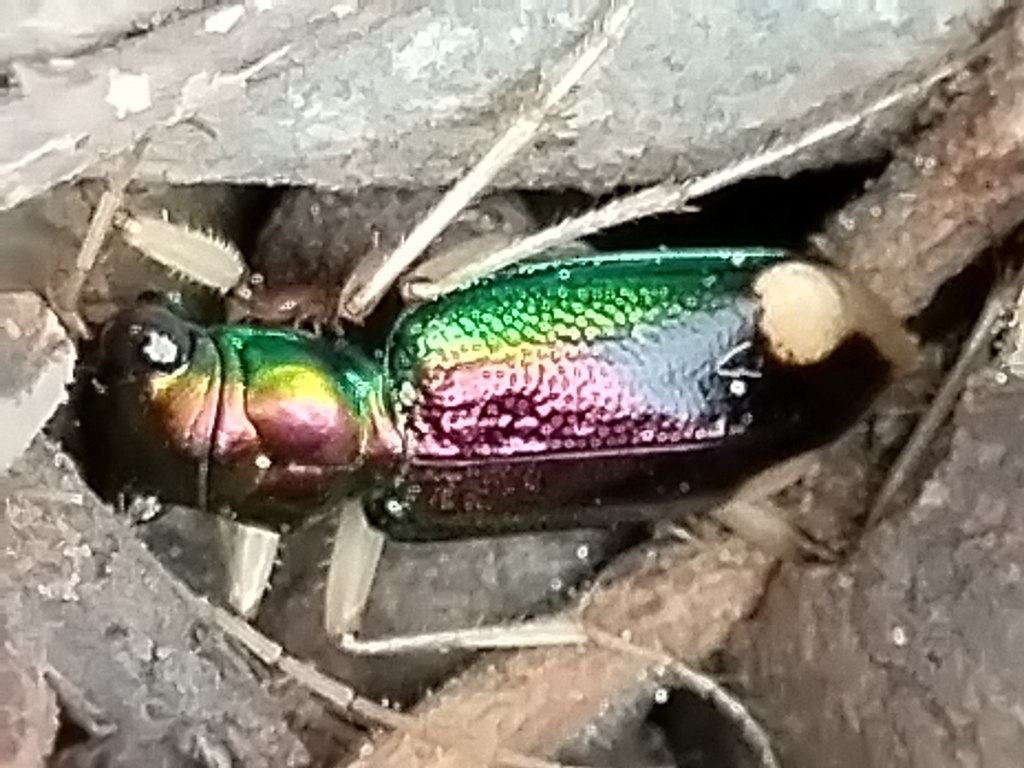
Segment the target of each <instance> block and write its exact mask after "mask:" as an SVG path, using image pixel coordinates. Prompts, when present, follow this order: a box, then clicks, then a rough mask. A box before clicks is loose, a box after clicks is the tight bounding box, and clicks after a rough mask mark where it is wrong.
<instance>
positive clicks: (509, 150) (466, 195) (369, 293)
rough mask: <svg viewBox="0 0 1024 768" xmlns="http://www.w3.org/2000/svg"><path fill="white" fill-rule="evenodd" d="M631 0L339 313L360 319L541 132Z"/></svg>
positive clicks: (352, 291) (621, 25)
mask: <svg viewBox="0 0 1024 768" xmlns="http://www.w3.org/2000/svg"><path fill="white" fill-rule="evenodd" d="M634 4H635V0H625V1H624V2H622V3H621V4H619V3H615V2H613V3H612V4H611V6H610V7H609V8H608V10H607V11H606V12H605V13H604V14H602V16H601V18H600V20H599V23H598V25H597V28H596V33H594V34H592V35H588V36H587V38H586V39H585V42H584V47H583V50H582V52H577V53H574V54H573V56H572V57H571V58H570V61H572V65H571V66H570V67H569V70H568V71H567V72H566V73H565V75H563V76H562V77H561V78H560V79H559V80H558V81H557V82H556V83H554V85H552V86H551V87H550V88H549V89H548V90H547V92H546V93H544V95H543V96H542V97H541V99H540V100H539V101H538V103H537V104H536V105H535V106H534V107H533V108H531V109H527V110H526V111H525V112H524V113H523V114H521V115H520V116H519V119H517V120H516V121H515V122H514V123H513V124H512V125H511V127H509V129H508V130H507V131H506V132H505V134H504V135H503V136H502V137H501V138H500V139H499V140H498V142H497V143H496V144H495V145H494V146H493V147H491V149H490V151H489V152H488V153H487V154H486V155H484V157H483V158H482V159H481V160H480V161H479V162H478V163H477V164H476V165H475V166H473V168H472V169H471V170H470V171H469V173H467V174H466V175H465V176H464V177H462V178H461V179H460V180H459V181H458V183H456V184H455V186H454V187H452V188H451V189H450V190H449V191H448V192H447V193H446V194H445V195H444V197H442V198H441V200H440V201H439V202H438V204H437V205H436V206H435V207H434V208H433V209H432V210H431V211H430V213H428V214H427V216H426V218H425V219H423V221H421V222H420V224H419V225H418V226H417V227H416V228H415V229H414V230H413V231H412V233H411V234H410V235H409V237H408V238H407V239H406V240H405V241H404V242H402V243H401V244H400V245H399V246H398V247H397V248H396V249H395V250H394V251H393V252H392V253H391V254H390V255H389V256H387V257H386V258H385V259H384V261H383V262H382V264H381V265H380V268H379V269H377V270H376V271H375V273H374V274H373V275H372V276H371V277H370V279H369V280H368V281H367V283H366V284H365V285H364V286H363V287H362V288H358V287H356V286H346V290H344V291H342V294H341V298H340V301H339V304H338V313H339V315H341V316H343V317H345V318H347V319H349V320H352V321H354V322H359V321H360V320H362V319H364V318H365V317H366V316H367V315H368V314H369V313H370V312H371V311H373V308H374V307H375V306H376V305H377V302H379V301H380V299H381V297H383V296H384V294H385V293H387V291H388V290H389V289H390V288H391V286H392V285H394V283H395V281H396V280H397V279H398V278H399V276H401V275H402V273H403V272H405V271H406V270H407V269H408V268H409V267H410V266H412V264H413V262H414V261H416V259H417V258H419V256H420V254H422V253H423V251H425V250H426V249H427V248H428V247H429V246H430V244H431V243H432V242H434V240H435V238H437V236H438V235H440V234H441V233H442V232H443V231H444V230H445V229H446V228H447V227H448V225H449V224H450V223H451V222H452V221H453V220H454V219H455V217H456V216H458V215H459V213H460V212H461V211H462V210H463V209H464V208H465V207H466V206H467V205H469V204H470V202H472V201H473V199H474V198H475V197H476V196H477V195H479V194H480V193H481V192H482V191H483V190H484V188H485V187H486V186H487V185H488V184H490V183H491V181H493V180H494V178H495V177H496V176H497V175H498V173H500V172H501V171H502V169H504V168H505V167H506V166H507V165H508V163H509V162H510V161H511V160H512V158H514V157H515V156H516V155H517V154H518V153H519V152H520V151H521V150H522V149H523V148H524V147H525V146H527V145H528V144H529V143H530V142H531V141H532V140H533V139H534V138H535V137H536V135H537V133H538V132H539V131H540V129H541V126H542V125H543V124H544V121H545V120H546V119H547V117H548V115H549V114H550V113H551V111H552V110H553V109H554V108H555V107H556V106H557V105H558V103H559V102H561V101H562V100H563V99H564V98H565V97H566V96H567V95H568V94H569V92H570V91H571V90H572V89H573V88H574V87H575V86H576V85H577V83H579V81H580V79H581V78H582V77H583V75H584V74H586V72H587V71H589V70H590V69H591V68H592V67H593V66H594V65H595V64H596V63H597V62H598V61H599V60H600V59H601V57H602V56H603V55H604V54H605V52H607V51H608V50H609V49H611V48H612V47H613V45H614V44H615V43H616V42H617V41H618V40H619V39H620V38H621V36H622V33H623V32H624V31H625V28H626V24H627V22H628V21H629V20H630V18H631V17H632V12H633V6H634Z"/></svg>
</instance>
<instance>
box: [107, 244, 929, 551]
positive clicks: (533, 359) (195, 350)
mask: <svg viewBox="0 0 1024 768" xmlns="http://www.w3.org/2000/svg"><path fill="white" fill-rule="evenodd" d="M914 354H915V347H914V344H913V342H912V340H911V339H910V337H909V336H908V335H907V334H906V333H905V332H904V331H903V330H902V328H901V327H900V325H899V323H898V322H897V321H896V320H895V319H894V318H893V317H892V316H891V315H890V314H889V312H888V311H887V309H886V308H885V307H884V306H883V305H882V304H881V302H880V301H879V300H878V299H876V298H875V297H874V296H872V295H870V294H869V293H868V292H867V291H866V290H864V289H862V288H860V287H859V286H858V285H857V284H856V283H855V282H854V281H853V280H851V279H850V278H849V277H848V276H846V275H845V274H844V273H842V272H841V271H839V270H837V269H835V268H832V267H829V266H825V265H821V264H814V263H810V262H806V261H801V260H796V259H792V258H790V255H789V254H787V253H786V252H784V251H780V250H774V249H722V250H714V249H712V250H664V251H644V252H622V253H605V254H598V255H589V256H585V257H576V258H571V259H566V258H552V259H549V260H547V261H540V262H536V263H528V264H521V265H518V266H515V267H512V268H508V269H506V270H503V271H501V272H499V273H496V274H494V275H491V276H489V277H486V278H483V279H479V280H477V281H475V282H473V283H472V284H469V285H467V286H464V287H462V288H460V289H458V290H456V291H454V292H452V293H449V294H447V295H445V296H442V297H441V298H438V299H436V300H432V301H428V302H426V303H424V304H421V305H418V306H414V307H412V308H410V309H408V310H406V312H405V313H404V314H403V315H402V316H401V317H400V318H399V320H398V322H397V323H396V324H395V326H394V328H393V329H392V331H391V332H390V334H389V335H388V338H387V341H386V344H385V345H384V348H383V349H382V350H380V351H379V352H378V353H377V355H368V354H366V353H365V352H364V351H363V350H361V349H359V348H357V347H356V346H355V345H353V344H352V343H350V342H347V341H344V340H339V339H330V338H325V337H318V336H313V335H311V334H306V333H303V332H301V331H294V330H278V329H269V328H262V327H254V326H246V325H223V326H216V327H202V326H199V325H196V324H193V323H191V322H189V321H188V320H186V319H185V318H183V317H181V316H179V315H178V314H177V313H175V311H174V310H173V309H171V308H169V307H168V306H166V305H162V304H159V303H145V304H141V305H139V306H137V307H134V308H130V309H127V310H125V311H123V312H122V313H121V314H119V315H118V316H116V317H115V318H114V319H113V320H112V321H110V322H109V323H108V324H107V326H106V327H105V329H104V331H103V334H102V337H101V353H100V364H99V368H98V371H97V382H98V384H99V386H100V388H101V391H102V392H103V393H104V398H105V401H106V402H107V403H109V405H110V406H111V410H110V418H111V420H110V428H111V429H113V430H116V434H117V435H118V440H119V441H121V442H122V443H123V444H125V446H126V448H127V450H126V455H128V456H130V457H132V466H131V467H130V469H128V470H127V471H128V473H129V479H130V481H131V485H132V490H134V491H137V492H141V493H154V494H157V495H159V496H161V497H163V498H164V499H167V500H170V501H177V502H184V503H189V504H192V505H199V506H201V507H204V508H207V509H211V510H217V511H226V512H229V513H230V514H232V515H234V516H235V517H236V518H237V519H238V520H241V521H246V522H255V523H258V524H260V525H266V526H270V527H273V526H279V525H281V524H282V523H293V522H296V521H298V520H300V519H301V516H302V515H303V514H305V511H306V510H308V508H309V506H310V505H323V504H327V503H330V502H331V501H332V500H334V499H337V498H340V497H342V496H346V495H347V496H351V495H353V494H355V495H358V497H359V498H361V499H362V503H363V508H364V510H365V513H366V516H367V518H368V519H369V520H370V521H371V522H372V524H373V525H374V526H376V527H377V528H379V529H380V530H382V531H384V532H386V533H387V534H388V535H390V536H393V537H397V538H402V539H437V538H446V537H459V536H481V535H494V534H500V533H506V532H512V531H522V530H535V529H550V528H567V527H579V526H588V525H598V526H600V525H607V524H614V523H619V522H623V521H633V520H640V519H650V518H664V517H667V516H678V515H680V514H682V513H686V512H687V511H689V512H693V511H699V510H700V509H706V508H708V507H709V506H711V505H712V504H713V503H714V502H716V501H720V500H721V499H723V498H725V497H727V496H728V495H729V494H730V493H731V491H732V489H734V488H735V487H736V485H737V484H738V483H740V482H741V481H742V480H743V479H744V478H746V477H749V476H750V475H751V474H753V473H755V472H757V471H758V470H760V469H763V468H765V467H767V466H769V465H771V464H772V463H774V462H777V461H779V460H780V459H783V458H785V457H788V456H792V455H794V454H796V453H798V452H800V451H803V450H806V449H809V448H812V447H815V446H817V445H820V444H821V443H823V442H824V441H826V440H827V439H829V438H830V437H832V436H834V435H835V434H836V432H837V431H838V430H839V429H841V428H842V427H843V426H845V425H847V424H848V423H849V421H850V419H851V418H852V417H853V416H855V415H856V414H857V413H858V412H859V411H860V410H861V409H862V407H863V406H864V405H865V404H866V403H867V402H868V401H869V399H870V398H871V397H872V396H873V395H874V394H876V393H877V391H878V390H879V388H880V387H881V386H883V385H884V383H885V382H886V381H887V379H888V377H889V375H890V374H891V372H892V371H893V369H894V368H897V367H901V366H903V365H904V364H906V363H908V362H909V361H911V360H912V359H913V357H914Z"/></svg>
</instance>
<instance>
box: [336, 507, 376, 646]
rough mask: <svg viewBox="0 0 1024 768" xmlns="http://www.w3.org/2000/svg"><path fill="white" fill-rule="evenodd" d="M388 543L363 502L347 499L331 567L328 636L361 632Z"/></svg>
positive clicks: (342, 512) (339, 522) (341, 636)
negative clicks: (368, 514) (386, 543)
mask: <svg viewBox="0 0 1024 768" xmlns="http://www.w3.org/2000/svg"><path fill="white" fill-rule="evenodd" d="M384 540H385V539H384V534H383V533H381V532H380V531H378V530H377V529H376V528H373V527H371V526H370V524H369V522H367V520H366V515H365V514H363V505H362V502H361V501H359V500H358V499H348V500H346V501H345V502H344V504H343V505H342V509H341V517H340V519H339V520H338V530H337V532H336V533H335V534H334V545H333V547H332V549H331V559H330V563H329V565H328V567H327V586H326V589H325V597H324V629H325V630H326V631H327V634H328V636H330V637H340V638H345V637H349V636H354V634H355V633H356V632H358V631H359V627H360V624H361V622H362V618H363V612H364V610H365V608H366V603H367V601H368V600H369V598H370V590H371V589H372V588H373V582H374V580H375V579H376V577H377V566H378V565H379V564H380V558H381V555H382V554H383V552H384Z"/></svg>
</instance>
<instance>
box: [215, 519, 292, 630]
mask: <svg viewBox="0 0 1024 768" xmlns="http://www.w3.org/2000/svg"><path fill="white" fill-rule="evenodd" d="M217 532H218V538H219V539H220V545H221V549H222V551H223V552H224V560H225V568H226V570H227V585H226V589H225V598H226V600H227V603H228V605H229V606H230V607H231V608H232V610H234V611H236V612H237V613H239V614H240V615H242V616H244V617H246V618H251V617H252V616H253V615H254V614H255V613H256V610H257V609H258V608H259V607H260V601H261V600H262V599H263V593H264V592H266V590H267V586H268V585H269V584H270V572H271V571H272V570H273V569H274V563H275V562H276V561H277V549H278V545H279V544H280V541H281V536H280V535H279V534H277V533H274V532H273V531H268V530H266V529H265V528H257V527H256V526H253V525H243V524H242V523H237V522H235V521H234V520H228V519H226V518H221V519H220V520H218V521H217Z"/></svg>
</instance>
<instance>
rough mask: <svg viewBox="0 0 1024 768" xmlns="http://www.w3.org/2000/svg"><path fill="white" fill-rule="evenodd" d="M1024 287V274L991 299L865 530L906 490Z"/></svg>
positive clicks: (898, 462)
mask: <svg viewBox="0 0 1024 768" xmlns="http://www.w3.org/2000/svg"><path fill="white" fill-rule="evenodd" d="M1022 286H1024V273H1022V276H1020V277H1018V278H1017V279H1016V280H1014V281H1012V282H1011V283H1009V284H1007V285H1003V286H1002V287H1000V288H997V289H996V290H995V291H993V292H992V294H991V295H990V296H989V298H988V301H987V302H986V303H985V308H984V309H983V310H982V313H981V315H980V316H979V317H978V320H977V321H976V322H975V324H974V328H973V329H972V330H971V335H970V337H969V338H968V339H967V341H966V342H965V343H964V345H963V347H961V349H960V354H959V356H958V357H957V360H956V363H954V365H953V367H952V368H951V369H950V371H949V374H948V375H947V376H946V379H945V381H943V382H942V386H941V387H940V388H939V391H938V393H937V394H936V395H935V398H934V399H933V400H932V402H931V404H930V405H929V406H928V410H927V412H926V413H925V414H924V416H923V417H921V419H920V421H918V422H917V426H915V427H914V431H913V433H912V434H911V436H910V439H909V440H907V444H906V445H905V446H903V450H902V451H900V455H899V456H898V457H897V459H896V461H895V462H894V463H893V465H892V467H891V468H890V470H889V474H888V475H887V476H886V478H885V482H884V483H883V484H882V487H881V489H880V490H879V491H878V495H877V496H876V497H875V503H874V504H873V505H872V507H871V511H870V512H868V517H867V522H866V524H865V529H866V530H871V529H872V528H874V527H875V526H877V525H878V524H879V523H880V522H881V521H882V520H883V519H884V517H885V514H886V513H887V512H888V509H889V505H890V504H891V503H892V500H893V498H894V497H895V496H896V494H897V493H899V491H900V489H902V488H903V486H904V484H905V483H906V482H907V479H908V478H909V477H910V475H911V473H912V472H913V471H914V469H915V468H916V467H917V466H918V464H919V463H920V461H921V459H922V457H923V456H924V455H925V453H926V452H927V451H928V448H929V447H930V446H931V441H932V438H933V437H934V436H935V433H936V432H937V431H938V429H939V427H941V426H942V424H943V422H944V421H945V420H946V417H947V416H948V415H949V413H950V411H951V410H952V409H953V407H954V406H955V405H956V401H957V398H958V397H959V396H960V392H961V390H963V388H964V383H965V382H966V380H967V377H968V376H969V375H970V374H971V371H973V370H974V368H975V366H976V365H977V363H978V360H979V359H980V358H981V356H982V354H983V353H984V352H985V351H986V350H987V348H988V346H989V344H990V343H991V341H992V337H993V336H994V335H995V332H996V329H997V327H998V323H999V321H1000V319H1001V318H1002V317H1004V316H1005V315H1006V313H1007V311H1008V310H1009V308H1010V306H1011V305H1012V304H1013V303H1014V302H1015V301H1016V300H1017V296H1018V295H1019V294H1020V292H1021V290H1022Z"/></svg>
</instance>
